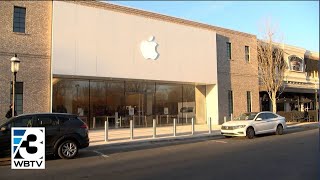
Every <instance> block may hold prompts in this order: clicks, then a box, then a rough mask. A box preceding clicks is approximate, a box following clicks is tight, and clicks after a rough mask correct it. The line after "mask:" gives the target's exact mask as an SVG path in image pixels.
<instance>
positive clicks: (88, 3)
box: [64, 1, 256, 38]
mask: <svg viewBox="0 0 320 180" xmlns="http://www.w3.org/2000/svg"><path fill="white" fill-rule="evenodd" d="M64 2H66V3H74V4H79V5H84V6H89V7H99V8H103V9H107V10H111V11H115V12H122V13H127V14H132V15H137V16H142V17H147V18H151V19H157V20H162V21H167V22H171V23H176V24H182V25H186V26H191V27H196V28H201V29H206V30H211V31H212V30H213V31H222V32H226V33H232V34H237V35H242V36H246V37H254V38H256V35H253V34H249V33H244V32H240V31H235V30H231V29H226V28H221V27H217V26H213V25H208V24H204V23H199V22H195V21H191V20H186V19H182V18H177V17H173V16H168V15H164V14H159V13H155V12H150V11H146V10H140V9H135V8H131V7H126V6H122V5H117V4H112V3H108V2H99V1H64Z"/></svg>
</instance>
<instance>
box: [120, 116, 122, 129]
mask: <svg viewBox="0 0 320 180" xmlns="http://www.w3.org/2000/svg"><path fill="white" fill-rule="evenodd" d="M121 121H122V118H121V116H120V127H121Z"/></svg>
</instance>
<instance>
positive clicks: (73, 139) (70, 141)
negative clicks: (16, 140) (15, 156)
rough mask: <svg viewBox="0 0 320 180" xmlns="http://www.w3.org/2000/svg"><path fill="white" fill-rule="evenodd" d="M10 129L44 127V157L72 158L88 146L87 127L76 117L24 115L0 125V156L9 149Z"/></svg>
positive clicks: (52, 114)
mask: <svg viewBox="0 0 320 180" xmlns="http://www.w3.org/2000/svg"><path fill="white" fill-rule="evenodd" d="M11 127H45V149H46V155H50V154H53V155H58V156H60V157H61V158H63V159H71V158H74V157H75V156H76V155H77V153H78V150H79V149H81V148H85V147H88V146H89V135H88V126H87V125H86V124H85V123H84V122H83V121H82V120H81V119H80V118H79V117H77V116H76V115H72V114H64V113H40V114H25V115H19V116H16V117H13V118H11V119H8V120H7V121H6V122H4V123H2V124H1V125H0V156H1V155H2V156H7V155H9V154H10V152H11V151H10V149H11Z"/></svg>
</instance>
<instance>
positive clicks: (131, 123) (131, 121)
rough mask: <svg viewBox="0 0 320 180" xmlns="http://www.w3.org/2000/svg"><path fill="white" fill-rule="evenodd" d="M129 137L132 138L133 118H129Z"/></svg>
mask: <svg viewBox="0 0 320 180" xmlns="http://www.w3.org/2000/svg"><path fill="white" fill-rule="evenodd" d="M130 139H131V140H133V120H130Z"/></svg>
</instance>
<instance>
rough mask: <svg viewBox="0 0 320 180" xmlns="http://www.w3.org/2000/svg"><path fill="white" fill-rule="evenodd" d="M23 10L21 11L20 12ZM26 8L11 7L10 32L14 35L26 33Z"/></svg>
mask: <svg viewBox="0 0 320 180" xmlns="http://www.w3.org/2000/svg"><path fill="white" fill-rule="evenodd" d="M22 10H23V11H22ZM26 17H27V8H26V7H22V6H13V15H12V31H13V32H15V33H24V34H25V33H26Z"/></svg>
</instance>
